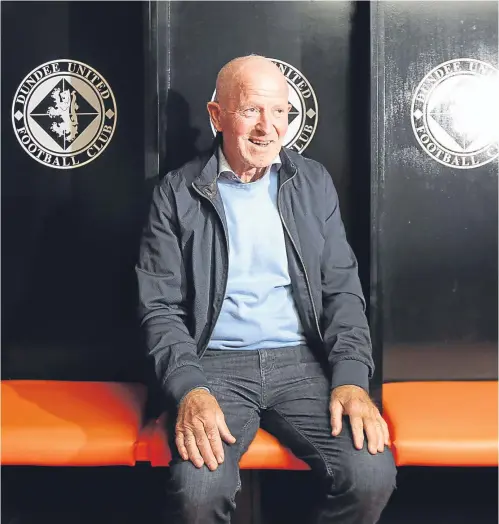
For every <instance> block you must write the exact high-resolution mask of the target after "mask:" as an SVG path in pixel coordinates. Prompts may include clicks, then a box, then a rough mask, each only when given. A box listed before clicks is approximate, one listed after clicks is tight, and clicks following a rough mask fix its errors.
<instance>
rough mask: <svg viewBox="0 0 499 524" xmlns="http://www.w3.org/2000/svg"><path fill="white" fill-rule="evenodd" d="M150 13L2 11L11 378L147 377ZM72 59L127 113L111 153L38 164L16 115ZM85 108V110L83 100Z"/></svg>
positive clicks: (5, 299) (105, 5) (30, 7)
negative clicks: (143, 370) (46, 74)
mask: <svg viewBox="0 0 499 524" xmlns="http://www.w3.org/2000/svg"><path fill="white" fill-rule="evenodd" d="M143 8H144V6H143V4H141V3H140V2H127V3H126V4H125V3H122V2H2V65H1V67H2V108H3V110H2V153H3V154H2V364H3V366H2V376H3V377H4V378H53V379H62V378H65V379H105V380H107V379H120V378H123V379H126V378H134V377H136V376H137V374H138V373H139V371H138V366H137V363H138V362H140V360H141V358H143V357H141V355H140V354H139V353H140V348H139V346H138V344H137V342H136V339H137V328H136V318H135V307H136V301H135V284H134V276H133V264H134V261H135V256H136V249H137V243H138V235H139V233H140V227H141V223H142V220H143V200H144V187H143V186H144V116H143V106H144V103H143V99H144V52H143V48H144V40H143V38H144V34H143ZM20 20H22V30H20V26H19V21H20ZM61 59H69V60H75V61H79V62H83V63H84V64H87V65H88V66H90V67H92V68H94V69H95V70H96V71H97V72H98V73H100V74H101V75H102V76H103V77H104V78H105V79H106V81H107V82H108V83H109V85H110V87H111V89H112V92H113V93H114V97H115V100H116V107H117V120H116V127H115V130H114V135H113V137H112V139H111V140H110V142H109V143H108V144H107V147H106V149H105V150H104V151H103V152H102V153H101V154H100V155H99V156H98V157H97V158H95V159H94V160H93V161H91V162H89V163H88V164H85V165H83V166H81V167H78V168H74V169H55V168H53V167H49V166H45V165H43V164H42V163H40V162H38V161H36V160H35V159H33V158H32V157H31V156H30V155H29V154H28V153H27V152H26V151H25V150H24V149H23V148H22V146H21V144H20V143H19V142H18V140H17V138H16V134H15V132H14V128H13V124H12V116H11V108H12V102H13V100H14V96H15V93H16V91H17V89H18V87H19V85H20V84H21V82H22V81H23V79H24V78H25V76H26V75H28V74H29V73H30V71H32V70H34V69H35V68H37V67H38V66H40V65H41V64H44V63H46V62H50V61H57V60H61ZM78 103H80V105H81V106H82V107H83V106H84V101H83V100H82V98H81V96H79V98H78ZM82 118H83V117H81V118H80V124H81V123H82V122H83V120H82ZM80 131H82V129H80ZM47 133H49V134H50V132H47ZM52 136H53V134H52Z"/></svg>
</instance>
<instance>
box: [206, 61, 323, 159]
mask: <svg viewBox="0 0 499 524" xmlns="http://www.w3.org/2000/svg"><path fill="white" fill-rule="evenodd" d="M270 60H272V62H274V64H275V65H276V66H277V67H278V68H279V69H280V70H281V72H282V74H283V75H284V76H285V77H286V80H287V81H288V87H289V98H288V100H289V104H290V105H291V109H290V111H289V114H288V131H287V133H286V136H285V137H284V141H283V145H284V147H288V148H289V149H293V150H294V151H297V152H298V153H302V152H303V151H305V149H306V147H307V146H308V145H309V144H310V142H311V141H312V138H313V136H314V133H315V130H316V128H317V121H318V118H319V109H318V105H317V98H316V96H315V93H314V90H313V89H312V86H311V85H310V82H309V81H308V80H307V79H306V78H305V76H304V75H303V74H302V73H300V71H298V69H296V68H294V67H293V66H292V65H289V64H287V63H286V62H283V61H282V60H276V59H274V58H271V59H270ZM215 94H216V90H215V91H214V92H213V96H212V98H211V99H212V100H215ZM210 123H211V130H212V131H213V134H214V135H215V134H216V129H215V128H214V127H213V123H212V122H211V121H210Z"/></svg>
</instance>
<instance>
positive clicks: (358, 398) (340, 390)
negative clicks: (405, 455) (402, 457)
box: [329, 385, 390, 455]
mask: <svg viewBox="0 0 499 524" xmlns="http://www.w3.org/2000/svg"><path fill="white" fill-rule="evenodd" d="M329 412H330V414H331V428H332V435H333V436H335V437H336V436H337V435H339V434H340V433H341V429H342V417H343V416H344V415H347V416H349V417H350V424H351V426H352V433H353V442H354V445H355V447H356V448H357V449H362V447H363V445H364V431H365V433H366V436H367V449H368V450H369V453H371V454H373V455H376V453H377V452H378V451H379V452H380V453H381V452H383V451H384V449H385V445H386V446H389V445H390V435H389V433H388V426H387V425H386V422H385V421H384V420H383V418H382V416H381V414H380V412H379V410H378V408H377V407H376V405H375V404H374V402H373V401H372V400H371V399H370V397H369V395H368V394H367V392H366V391H365V390H364V389H362V388H361V387H359V386H353V385H347V386H338V387H336V388H334V389H333V391H332V393H331V401H330V403H329Z"/></svg>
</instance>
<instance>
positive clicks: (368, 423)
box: [363, 417, 378, 455]
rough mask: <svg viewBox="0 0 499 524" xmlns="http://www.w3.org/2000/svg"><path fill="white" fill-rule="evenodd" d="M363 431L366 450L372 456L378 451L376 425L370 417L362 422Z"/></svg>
mask: <svg viewBox="0 0 499 524" xmlns="http://www.w3.org/2000/svg"><path fill="white" fill-rule="evenodd" d="M363 426H364V431H365V432H366V437H367V449H368V450H369V453H371V454H372V455H376V452H377V451H378V431H377V429H376V423H375V421H374V419H372V418H371V417H365V418H364V420H363Z"/></svg>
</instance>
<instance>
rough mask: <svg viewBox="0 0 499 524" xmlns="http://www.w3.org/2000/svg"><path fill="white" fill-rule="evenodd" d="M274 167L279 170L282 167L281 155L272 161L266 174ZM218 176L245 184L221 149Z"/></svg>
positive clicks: (219, 149)
mask: <svg viewBox="0 0 499 524" xmlns="http://www.w3.org/2000/svg"><path fill="white" fill-rule="evenodd" d="M272 166H276V168H277V169H279V167H280V166H281V157H280V156H279V155H277V156H276V157H275V158H274V160H272V164H271V165H270V166H269V167H268V169H267V171H266V172H265V174H267V173H268V172H269V171H270V168H271V167H272ZM218 176H219V177H222V178H226V179H228V180H233V181H234V182H240V183H241V184H243V182H242V181H241V179H240V178H239V177H238V176H237V175H236V174H235V173H234V171H232V168H231V167H230V165H229V162H227V159H226V158H225V155H224V154H223V151H222V148H221V147H219V148H218Z"/></svg>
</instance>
